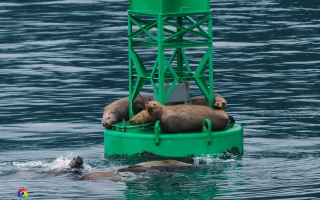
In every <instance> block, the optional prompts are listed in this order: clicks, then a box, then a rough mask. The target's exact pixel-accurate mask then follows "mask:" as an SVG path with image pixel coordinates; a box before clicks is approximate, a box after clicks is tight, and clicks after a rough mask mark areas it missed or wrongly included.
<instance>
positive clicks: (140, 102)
mask: <svg viewBox="0 0 320 200" xmlns="http://www.w3.org/2000/svg"><path fill="white" fill-rule="evenodd" d="M150 100H152V96H151V95H139V96H138V97H137V98H136V99H135V100H134V101H133V110H134V112H136V113H139V112H140V111H142V110H144V109H145V102H146V101H150ZM128 119H129V97H125V98H122V99H119V100H117V101H114V102H113V103H111V104H109V105H107V106H106V107H105V108H104V109H103V116H102V119H101V123H102V126H104V127H106V128H111V127H112V125H113V124H116V123H118V122H121V121H122V120H128Z"/></svg>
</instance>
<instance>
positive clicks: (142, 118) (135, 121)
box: [129, 110, 153, 124]
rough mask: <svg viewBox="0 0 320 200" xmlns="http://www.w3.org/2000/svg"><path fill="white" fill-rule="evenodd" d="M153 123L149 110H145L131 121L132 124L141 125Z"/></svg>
mask: <svg viewBox="0 0 320 200" xmlns="http://www.w3.org/2000/svg"><path fill="white" fill-rule="evenodd" d="M152 121H153V120H152V118H151V117H150V115H149V113H148V111H147V110H143V111H141V112H139V113H138V114H136V115H135V116H133V117H132V118H131V119H130V120H129V122H130V123H131V124H141V123H146V122H152Z"/></svg>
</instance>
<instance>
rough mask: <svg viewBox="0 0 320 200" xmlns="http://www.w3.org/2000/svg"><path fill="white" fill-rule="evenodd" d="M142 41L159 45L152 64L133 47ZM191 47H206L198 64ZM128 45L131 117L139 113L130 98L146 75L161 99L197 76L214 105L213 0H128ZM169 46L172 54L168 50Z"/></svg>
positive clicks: (139, 87)
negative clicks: (191, 60)
mask: <svg viewBox="0 0 320 200" xmlns="http://www.w3.org/2000/svg"><path fill="white" fill-rule="evenodd" d="M141 46H145V47H152V48H154V49H155V50H154V51H157V57H156V60H155V61H154V63H153V66H151V67H149V68H148V67H146V65H145V64H144V63H143V61H142V59H141V58H140V55H139V54H138V53H137V51H136V50H135V48H136V47H141ZM191 47H203V48H206V51H205V53H204V55H203V57H202V58H201V60H200V61H199V63H198V64H197V67H196V69H194V70H192V67H191V66H190V64H189V60H188V58H187V55H186V53H185V49H187V48H191ZM128 48H129V49H128V51H129V98H130V106H129V109H130V110H129V115H130V116H129V117H130V118H132V117H133V116H134V114H135V113H134V112H133V107H132V101H133V100H134V99H135V98H136V97H137V95H138V94H139V92H140V90H141V88H142V87H143V85H144V84H145V82H146V81H149V82H150V83H151V85H152V87H153V93H154V96H155V97H156V99H157V101H159V102H160V103H162V104H165V103H166V102H167V100H168V99H169V97H170V96H171V94H172V92H173V91H174V88H175V87H176V85H177V84H178V83H187V82H189V81H195V82H196V84H197V85H198V87H199V88H200V90H201V92H202V93H203V95H204V96H205V97H206V98H207V99H208V100H209V103H210V104H209V105H210V107H213V103H214V102H213V64H212V63H213V61H212V12H211V11H210V1H209V0H197V1H194V0H152V1H151V0H130V9H129V10H128ZM168 52H169V53H171V55H169V56H168ZM174 61H175V62H174ZM173 95H174V94H173Z"/></svg>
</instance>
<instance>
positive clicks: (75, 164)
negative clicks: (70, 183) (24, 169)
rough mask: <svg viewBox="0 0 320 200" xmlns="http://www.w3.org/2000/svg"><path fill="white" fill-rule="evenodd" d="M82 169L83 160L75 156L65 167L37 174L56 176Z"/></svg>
mask: <svg viewBox="0 0 320 200" xmlns="http://www.w3.org/2000/svg"><path fill="white" fill-rule="evenodd" d="M82 168H83V158H82V157H81V156H76V157H74V158H73V159H72V160H71V161H70V163H69V164H68V166H67V167H64V168H58V169H50V170H45V171H41V172H39V173H48V174H53V175H56V176H57V175H62V174H66V173H68V172H79V170H80V169H82Z"/></svg>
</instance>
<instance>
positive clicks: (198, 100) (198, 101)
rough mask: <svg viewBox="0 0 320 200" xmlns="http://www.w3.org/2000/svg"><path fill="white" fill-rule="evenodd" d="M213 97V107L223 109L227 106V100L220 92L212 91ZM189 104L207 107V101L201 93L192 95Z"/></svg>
mask: <svg viewBox="0 0 320 200" xmlns="http://www.w3.org/2000/svg"><path fill="white" fill-rule="evenodd" d="M213 98H214V101H213V105H214V108H215V109H225V108H226V107H227V101H226V100H225V99H224V98H223V97H222V96H221V95H220V94H218V93H214V97H213ZM191 104H192V105H201V106H208V107H209V101H208V100H207V98H206V97H205V96H203V95H202V96H195V97H192V98H191Z"/></svg>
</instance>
